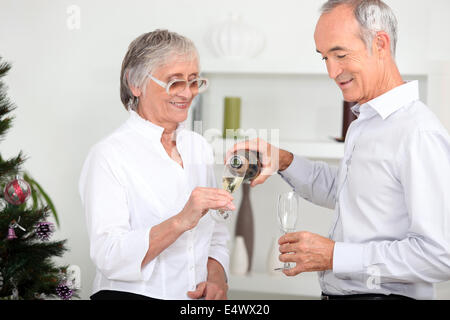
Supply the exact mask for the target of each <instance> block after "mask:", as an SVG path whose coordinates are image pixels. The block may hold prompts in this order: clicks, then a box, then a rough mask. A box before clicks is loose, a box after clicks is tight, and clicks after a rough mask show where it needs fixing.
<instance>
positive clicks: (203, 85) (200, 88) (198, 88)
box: [148, 74, 208, 96]
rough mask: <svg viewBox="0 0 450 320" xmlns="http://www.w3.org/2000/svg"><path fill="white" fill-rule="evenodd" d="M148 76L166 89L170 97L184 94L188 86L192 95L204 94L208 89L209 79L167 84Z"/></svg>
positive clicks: (177, 81) (175, 81)
mask: <svg viewBox="0 0 450 320" xmlns="http://www.w3.org/2000/svg"><path fill="white" fill-rule="evenodd" d="M148 76H149V77H150V79H152V80H153V81H155V82H156V83H157V84H159V85H160V86H161V87H163V88H164V89H166V92H167V94H168V95H170V96H176V95H177V94H179V93H181V92H183V91H184V90H185V89H186V87H187V86H189V89H190V90H191V92H192V94H198V93H202V92H204V91H205V90H206V89H207V88H208V79H205V78H196V79H192V80H190V81H186V80H182V79H174V80H171V81H169V82H168V83H165V82H163V81H161V80H158V79H156V78H155V77H154V76H152V75H151V74H149V75H148Z"/></svg>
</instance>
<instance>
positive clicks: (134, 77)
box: [120, 29, 198, 109]
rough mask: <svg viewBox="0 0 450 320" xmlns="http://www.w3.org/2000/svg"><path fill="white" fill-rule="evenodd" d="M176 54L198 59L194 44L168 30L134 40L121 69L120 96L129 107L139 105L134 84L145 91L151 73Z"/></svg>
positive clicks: (153, 32) (149, 33) (156, 31)
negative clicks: (133, 88)
mask: <svg viewBox="0 0 450 320" xmlns="http://www.w3.org/2000/svg"><path fill="white" fill-rule="evenodd" d="M176 56H180V57H181V58H185V59H197V60H198V52H197V49H196V48H195V45H194V43H193V42H192V41H191V40H189V39H188V38H186V37H184V36H181V35H179V34H177V33H175V32H170V31H168V30H160V29H157V30H155V31H152V32H148V33H144V34H142V35H140V36H139V37H137V38H136V39H135V40H133V42H131V43H130V45H129V47H128V51H127V53H126V55H125V58H124V59H123V62H122V70H121V72H120V99H121V100H122V103H123V105H124V106H125V108H126V109H136V107H137V104H138V98H137V97H135V96H134V95H133V93H132V92H131V89H130V87H131V86H132V87H135V88H139V89H140V90H141V92H142V93H143V94H145V88H146V86H147V82H148V80H149V77H148V74H151V73H152V72H153V71H155V70H156V69H157V68H159V67H162V66H164V65H165V64H167V63H169V62H170V61H169V60H170V59H172V58H174V57H176Z"/></svg>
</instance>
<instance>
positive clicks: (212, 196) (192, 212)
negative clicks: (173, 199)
mask: <svg viewBox="0 0 450 320" xmlns="http://www.w3.org/2000/svg"><path fill="white" fill-rule="evenodd" d="M232 201H233V196H232V195H231V194H230V193H229V192H227V191H225V190H222V189H216V188H200V187H197V188H195V189H194V190H193V191H192V193H191V196H190V197H189V200H188V201H187V203H186V205H185V206H184V208H183V210H182V211H181V212H180V213H179V214H178V215H177V221H178V223H179V225H180V227H181V228H182V230H184V231H187V230H190V229H192V228H194V227H195V226H196V225H197V223H198V222H199V220H200V218H201V217H203V216H204V215H205V214H206V213H207V212H208V210H210V209H215V210H219V209H222V210H236V207H235V206H234V204H233V202H232Z"/></svg>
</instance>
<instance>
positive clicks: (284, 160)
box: [225, 138, 293, 187]
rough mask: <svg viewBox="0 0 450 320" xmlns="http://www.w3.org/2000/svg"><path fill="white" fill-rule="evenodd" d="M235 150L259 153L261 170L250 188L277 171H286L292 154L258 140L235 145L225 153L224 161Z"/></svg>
mask: <svg viewBox="0 0 450 320" xmlns="http://www.w3.org/2000/svg"><path fill="white" fill-rule="evenodd" d="M237 150H252V151H258V152H259V157H260V161H261V164H262V170H261V173H260V174H259V176H258V177H256V178H255V179H254V180H253V181H252V182H251V184H250V186H252V187H254V186H256V185H258V184H261V183H264V182H265V181H266V180H267V179H268V178H269V177H270V176H271V175H273V174H274V173H276V172H277V171H283V170H285V169H287V167H289V165H290V164H291V162H292V159H293V155H292V153H290V152H288V151H285V150H281V149H278V148H277V147H275V146H273V145H271V144H270V143H268V142H266V141H264V140H262V139H259V138H257V139H253V140H250V141H242V142H238V143H236V144H235V145H234V146H233V147H232V148H231V149H230V150H228V151H227V155H226V157H225V159H228V158H230V157H231V156H232V154H233V153H234V152H235V151H237Z"/></svg>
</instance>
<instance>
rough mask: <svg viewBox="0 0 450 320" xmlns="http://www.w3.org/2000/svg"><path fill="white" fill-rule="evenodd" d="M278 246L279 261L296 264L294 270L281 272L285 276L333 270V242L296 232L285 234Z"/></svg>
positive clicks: (316, 235)
mask: <svg viewBox="0 0 450 320" xmlns="http://www.w3.org/2000/svg"><path fill="white" fill-rule="evenodd" d="M278 244H279V245H280V252H281V254H280V261H282V262H295V263H296V266H295V267H294V268H291V269H288V270H283V273H284V274H285V275H287V276H296V275H298V274H299V273H302V272H312V271H325V270H331V269H333V251H334V241H333V240H330V239H328V238H325V237H322V236H320V235H318V234H314V233H310V232H296V233H288V234H285V235H284V236H282V237H281V238H280V239H279V240H278Z"/></svg>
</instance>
